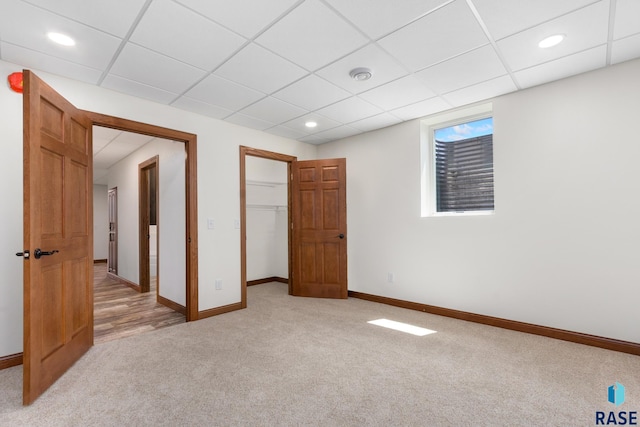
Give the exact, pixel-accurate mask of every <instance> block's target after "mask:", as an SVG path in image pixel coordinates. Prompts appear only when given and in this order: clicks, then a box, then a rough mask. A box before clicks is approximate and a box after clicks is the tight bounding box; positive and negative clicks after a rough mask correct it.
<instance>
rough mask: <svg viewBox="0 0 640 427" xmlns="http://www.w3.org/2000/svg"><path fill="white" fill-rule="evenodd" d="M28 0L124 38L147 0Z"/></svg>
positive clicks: (27, 0)
mask: <svg viewBox="0 0 640 427" xmlns="http://www.w3.org/2000/svg"><path fill="white" fill-rule="evenodd" d="M26 2H27V3H31V4H33V5H37V6H39V7H41V8H44V9H48V10H51V11H53V12H55V13H57V14H59V15H62V16H66V17H68V18H71V19H73V20H74V21H79V22H83V23H85V24H87V25H89V26H91V27H93V28H97V29H99V30H102V31H106V32H108V33H110V34H113V35H115V36H117V37H121V38H122V37H124V36H125V35H126V34H127V32H128V31H129V28H130V27H131V25H132V24H133V23H134V21H135V19H136V17H137V16H138V14H139V13H140V11H141V10H142V6H143V5H144V3H145V0H109V1H81V0H55V1H51V0H26Z"/></svg>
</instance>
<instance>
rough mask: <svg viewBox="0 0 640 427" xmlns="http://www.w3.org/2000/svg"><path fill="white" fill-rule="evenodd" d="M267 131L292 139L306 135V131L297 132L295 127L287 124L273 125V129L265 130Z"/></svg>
mask: <svg viewBox="0 0 640 427" xmlns="http://www.w3.org/2000/svg"><path fill="white" fill-rule="evenodd" d="M265 132H267V133H271V134H273V135H278V136H282V137H284V138H291V139H298V138H302V137H304V136H306V134H305V133H302V132H297V131H295V130H293V129H289V128H288V127H286V126H275V127H272V128H271V129H267V130H265Z"/></svg>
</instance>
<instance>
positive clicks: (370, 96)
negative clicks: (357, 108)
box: [359, 76, 436, 110]
mask: <svg viewBox="0 0 640 427" xmlns="http://www.w3.org/2000/svg"><path fill="white" fill-rule="evenodd" d="M435 95H436V94H435V93H434V92H433V91H432V90H431V89H428V88H427V87H426V86H425V85H424V84H423V83H422V81H421V80H419V79H418V78H416V77H414V76H406V77H402V78H401V79H398V80H395V81H393V82H391V83H387V84H385V85H382V86H379V87H377V88H375V89H371V90H370V91H367V92H364V93H361V94H360V95H359V97H360V98H362V99H364V100H365V101H369V102H370V103H372V104H373V105H376V106H378V107H380V108H382V109H383V110H393V109H396V108H400V107H404V106H405V105H409V104H414V103H416V102H419V101H422V100H423V99H428V98H431V97H433V96H435Z"/></svg>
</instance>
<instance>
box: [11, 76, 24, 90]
mask: <svg viewBox="0 0 640 427" xmlns="http://www.w3.org/2000/svg"><path fill="white" fill-rule="evenodd" d="M9 86H10V87H11V89H12V90H14V91H15V92H18V93H22V73H20V72H18V73H11V74H9Z"/></svg>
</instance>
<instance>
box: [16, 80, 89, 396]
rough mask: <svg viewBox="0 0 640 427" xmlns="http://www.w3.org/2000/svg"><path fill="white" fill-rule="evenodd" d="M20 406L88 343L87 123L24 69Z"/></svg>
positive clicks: (59, 96)
mask: <svg viewBox="0 0 640 427" xmlns="http://www.w3.org/2000/svg"><path fill="white" fill-rule="evenodd" d="M23 105H24V118H23V120H24V158H23V162H24V165H23V167H24V249H23V252H22V253H20V254H21V255H22V256H23V257H24V349H23V363H24V369H23V375H24V384H23V385H24V387H23V402H24V404H30V403H32V402H33V401H34V400H35V399H36V398H37V397H38V396H39V395H41V394H42V393H43V392H44V391H45V390H46V389H47V388H48V387H49V386H50V385H51V384H53V383H54V382H55V381H56V380H57V379H58V378H59V377H60V376H61V375H62V374H64V372H65V371H66V370H67V369H68V368H69V367H70V366H71V365H73V364H74V363H75V362H76V361H77V360H78V359H79V358H80V357H81V356H82V355H83V354H84V353H85V352H86V351H87V350H89V348H90V347H91V346H92V345H93V233H92V231H93V185H92V176H93V171H92V165H93V163H92V155H93V154H92V147H91V145H92V140H91V131H92V121H91V120H90V119H89V118H88V117H87V116H86V115H85V114H84V113H82V112H81V111H79V110H78V109H76V108H75V107H74V106H73V105H72V104H71V103H69V102H68V101H67V100H66V99H64V98H63V97H62V96H61V95H59V94H58V93H57V92H55V91H54V90H53V89H52V88H51V87H49V86H48V85H47V84H46V83H44V82H43V81H42V80H40V79H39V78H38V77H37V76H36V75H34V74H33V73H31V72H30V71H24V98H23Z"/></svg>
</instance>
